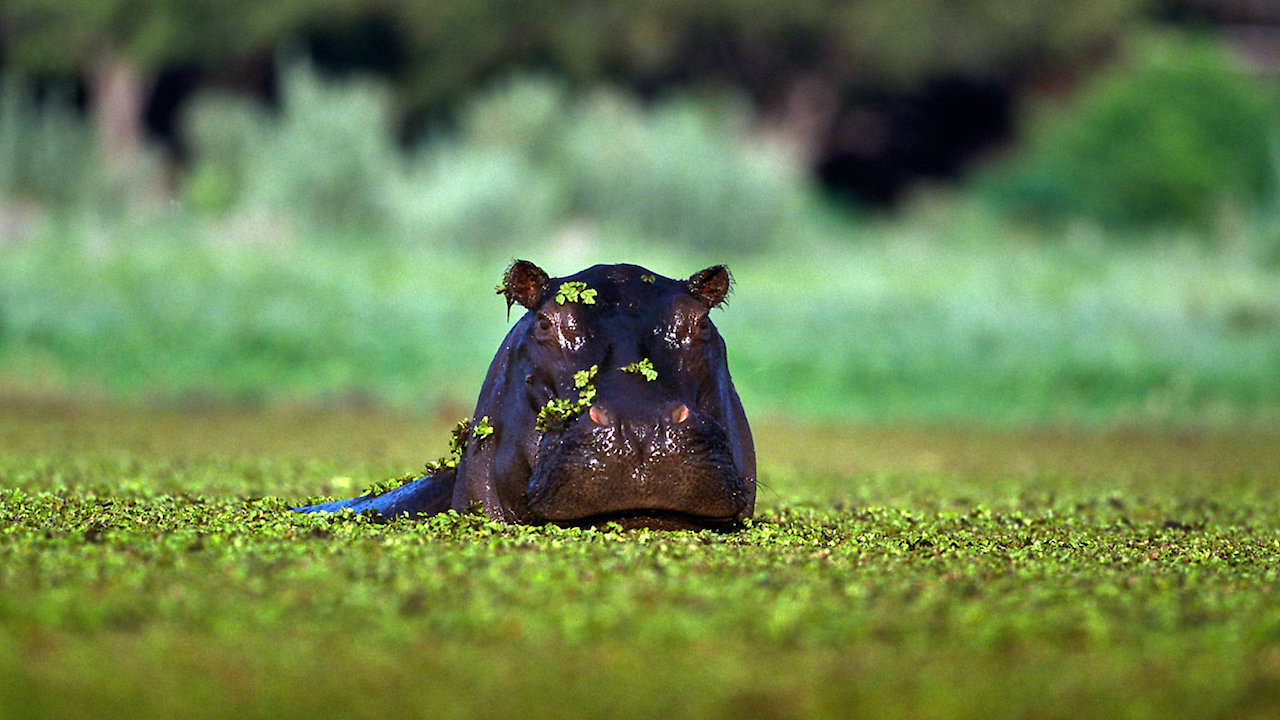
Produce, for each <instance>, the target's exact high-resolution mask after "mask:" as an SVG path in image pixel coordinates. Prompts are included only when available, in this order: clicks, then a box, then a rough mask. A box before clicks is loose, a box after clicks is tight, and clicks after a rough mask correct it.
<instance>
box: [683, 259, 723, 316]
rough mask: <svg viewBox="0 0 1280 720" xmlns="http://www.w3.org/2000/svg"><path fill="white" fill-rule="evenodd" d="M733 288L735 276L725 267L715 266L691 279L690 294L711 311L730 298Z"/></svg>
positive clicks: (701, 271) (700, 271)
mask: <svg viewBox="0 0 1280 720" xmlns="http://www.w3.org/2000/svg"><path fill="white" fill-rule="evenodd" d="M732 287H733V276H732V275H730V274H729V268H727V267H725V266H724V265H713V266H712V267H709V268H707V269H706V270H699V271H698V272H696V273H694V274H693V276H692V277H690V278H689V292H691V293H693V296H694V297H696V298H698V299H699V300H701V301H702V304H703V305H706V306H707V309H711V308H713V307H715V306H717V305H719V304H720V303H722V302H724V299H725V298H726V297H728V296H729V289H730V288H732Z"/></svg>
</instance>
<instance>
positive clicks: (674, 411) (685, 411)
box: [671, 403, 689, 425]
mask: <svg viewBox="0 0 1280 720" xmlns="http://www.w3.org/2000/svg"><path fill="white" fill-rule="evenodd" d="M688 419H689V406H688V405H685V404H684V403H680V404H679V405H677V406H675V407H674V408H671V422H673V423H675V424H677V425H679V424H681V423H683V422H684V421H686V420H688Z"/></svg>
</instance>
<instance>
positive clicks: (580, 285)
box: [556, 281, 596, 305]
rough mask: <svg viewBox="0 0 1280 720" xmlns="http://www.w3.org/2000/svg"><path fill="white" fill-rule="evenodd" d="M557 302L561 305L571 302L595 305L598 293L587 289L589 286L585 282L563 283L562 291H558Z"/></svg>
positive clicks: (561, 285) (561, 284)
mask: <svg viewBox="0 0 1280 720" xmlns="http://www.w3.org/2000/svg"><path fill="white" fill-rule="evenodd" d="M556 302H558V303H560V304H561V305H565V304H567V303H571V302H580V303H582V304H583V305H595V304H596V291H595V290H592V289H589V288H587V284H586V283H584V282H576V281H574V282H563V283H560V289H559V290H557V291H556Z"/></svg>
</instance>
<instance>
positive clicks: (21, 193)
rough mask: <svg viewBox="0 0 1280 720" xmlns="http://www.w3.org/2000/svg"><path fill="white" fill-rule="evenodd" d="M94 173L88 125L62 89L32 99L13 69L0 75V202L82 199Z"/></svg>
mask: <svg viewBox="0 0 1280 720" xmlns="http://www.w3.org/2000/svg"><path fill="white" fill-rule="evenodd" d="M100 173H101V167H100V162H99V158H98V154H97V146H96V143H95V142H94V137H93V129H92V128H91V127H90V126H89V123H88V122H87V121H86V120H85V119H84V118H83V117H82V116H81V115H80V114H79V112H78V111H77V110H76V108H75V104H74V102H73V101H72V99H71V97H70V96H69V94H68V93H59V92H52V93H49V94H48V95H47V96H46V97H44V98H43V99H41V100H37V99H36V97H35V93H34V92H33V91H32V89H31V88H29V87H27V86H26V84H25V83H23V82H22V81H21V80H19V79H18V77H17V76H16V75H12V74H5V75H3V76H2V77H0V203H3V202H4V201H6V200H7V201H9V202H30V203H39V204H42V205H45V206H51V207H54V208H58V209H60V210H65V209H67V208H70V207H74V206H76V205H83V204H85V203H87V202H89V200H90V198H91V197H92V196H93V194H94V192H95V191H96V190H97V188H98V187H99V186H100V185H101V182H102V179H101V177H100Z"/></svg>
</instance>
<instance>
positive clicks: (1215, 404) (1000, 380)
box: [0, 212, 1280, 424]
mask: <svg viewBox="0 0 1280 720" xmlns="http://www.w3.org/2000/svg"><path fill="white" fill-rule="evenodd" d="M922 217H923V216H922ZM206 222H207V221H200V222H197V221H193V220H192V219H190V218H187V217H185V216H181V215H179V216H175V217H172V218H169V219H168V220H167V221H164V222H159V221H156V220H152V221H149V224H148V225H147V226H141V225H138V226H131V227H128V228H116V229H111V230H104V229H103V228H102V227H101V226H95V225H86V226H84V227H74V226H73V227H67V228H62V229H53V230H50V231H49V232H48V234H46V235H43V236H41V237H40V238H39V239H38V240H33V241H31V242H26V243H19V244H17V245H14V246H12V247H10V248H7V249H6V252H5V255H6V257H5V262H4V263H3V264H2V266H0V307H3V308H4V313H3V318H2V319H0V323H2V329H0V335H3V336H4V338H5V343H4V346H3V350H2V351H0V352H2V353H3V354H0V377H2V378H4V380H5V381H6V382H7V383H8V384H11V385H16V386H19V387H22V386H31V385H33V384H34V385H35V386H39V385H40V384H41V383H44V384H46V385H50V386H52V387H53V389H54V390H55V391H61V392H65V391H67V390H68V389H69V388H76V387H81V388H83V387H89V388H98V389H100V390H102V391H105V392H107V393H109V394H111V395H113V396H116V397H123V398H156V397H161V398H165V397H168V398H174V397H177V398H181V397H191V396H195V397H210V398H228V397H229V398H237V399H242V400H285V399H289V398H295V399H296V398H311V399H323V398H326V397H333V396H335V395H343V394H355V395H365V396H371V397H375V398H378V399H381V400H383V401H385V402H388V403H390V404H393V405H399V406H418V407H423V406H428V405H430V404H431V403H435V402H439V401H442V400H448V401H451V402H455V403H458V404H461V405H463V406H466V405H469V404H470V403H471V402H473V401H474V397H475V393H476V392H477V391H478V388H479V386H480V381H481V379H482V377H483V373H484V371H485V368H486V367H487V366H488V363H489V361H490V360H491V358H492V356H493V353H494V351H495V349H496V348H497V347H498V345H499V343H500V341H501V339H502V336H503V335H504V334H505V332H506V331H507V328H508V327H509V321H507V320H505V319H504V315H505V314H504V308H503V303H502V302H501V300H500V299H498V298H496V297H495V296H494V295H493V286H494V284H495V283H496V282H498V281H499V280H500V278H501V273H502V269H503V268H504V267H505V266H506V264H507V263H508V262H510V258H511V257H512V256H513V255H514V256H517V257H527V258H530V259H533V260H535V261H537V262H539V264H541V265H542V266H543V267H544V268H545V269H546V270H547V271H548V272H550V273H552V274H555V275H564V274H569V273H572V272H575V271H577V270H579V269H581V268H582V267H585V266H587V265H590V264H592V263H594V262H618V261H626V260H634V261H637V262H641V263H644V264H645V265H646V266H648V267H650V268H651V269H652V270H654V271H656V272H659V273H662V274H664V275H668V276H674V277H681V276H686V277H687V276H688V275H689V274H690V273H692V272H694V271H695V270H697V269H699V268H702V267H705V266H707V265H709V264H712V263H713V262H717V261H728V262H729V263H730V264H731V266H732V267H733V270H734V275H735V278H736V279H737V289H736V291H735V293H734V295H733V297H732V298H731V301H730V306H729V308H728V309H727V310H725V311H724V312H719V311H717V312H716V314H715V318H714V319H715V322H716V323H717V325H718V326H719V327H720V328H721V331H722V333H723V334H724V336H725V338H726V340H727V342H728V346H729V360H730V367H731V369H732V372H733V374H734V377H735V379H736V380H737V382H738V389H739V391H740V393H741V394H742V397H743V399H744V402H745V403H746V404H747V406H748V407H749V408H750V409H751V411H752V412H753V413H758V412H764V411H766V410H770V409H772V410H778V411H791V412H800V413H808V414H816V415H827V416H830V415H843V416H845V417H862V418H898V419H907V418H914V419H922V420H951V421H971V420H982V421H990V422H1076V423H1080V422H1083V423H1099V422H1100V423H1109V422H1128V421H1133V422H1158V423H1175V424H1184V423H1200V422H1204V423H1210V424H1237V423H1249V422H1265V421H1268V420H1269V419H1274V417H1275V416H1276V412H1277V408H1280V278H1278V277H1277V275H1276V274H1275V270H1274V269H1275V267H1276V265H1275V264H1274V263H1275V262H1276V259H1271V258H1269V256H1268V255H1267V248H1266V246H1265V245H1263V244H1262V243H1260V242H1258V241H1257V240H1256V239H1255V238H1254V237H1253V236H1251V235H1249V234H1242V235H1240V236H1237V237H1234V238H1233V239H1232V240H1231V242H1230V243H1229V248H1230V249H1229V250H1221V249H1215V248H1210V247H1203V246H1200V245H1198V244H1197V243H1195V242H1192V237H1190V236H1188V237H1185V238H1183V239H1182V240H1181V241H1178V242H1172V241H1169V240H1165V242H1162V243H1131V244H1129V243H1114V242H1106V241H1104V240H1103V239H1101V238H1097V237H1090V236H1087V235H1086V236H1081V237H1074V236H1069V237H1066V238H1063V240H1062V241H1061V242H1056V243H1028V242H1026V241H1025V236H1020V235H1018V234H1017V232H1016V230H1015V229H1014V228H1013V227H1012V226H1009V225H1006V224H1002V223H1000V222H999V221H997V220H991V219H988V220H983V219H982V218H973V217H964V216H962V215H957V214H955V213H951V212H946V213H939V214H938V216H937V217H934V218H932V219H928V220H924V219H918V220H917V221H915V222H913V223H909V224H907V223H898V224H885V225H877V226H873V227H869V228H868V229H866V230H865V231H863V232H861V233H857V234H852V235H849V236H847V237H844V238H841V239H839V240H838V241H832V240H831V239H830V238H827V237H825V236H817V237H810V236H797V237H795V238H791V239H789V244H788V245H787V246H785V249H779V250H775V251H771V252H766V253H756V254H742V253H739V254H736V255H734V254H725V253H723V252H721V251H719V250H716V249H712V248H702V247H688V248H684V249H683V250H678V249H675V248H668V249H666V250H663V251H661V252H659V251H657V250H656V249H655V248H654V247H653V246H652V244H651V243H648V242H646V241H645V240H644V239H643V238H641V239H638V240H628V239H626V238H625V237H614V238H609V239H606V240H602V241H600V242H597V243H589V244H586V245H574V246H572V247H569V248H567V249H562V248H559V247H558V245H557V243H551V244H548V243H546V242H542V241H534V242H523V241H514V242H513V244H512V245H509V246H506V247H503V248H501V249H498V250H495V251H494V252H493V253H492V254H490V255H488V256H485V255H477V254H473V253H464V252H459V250H458V249H457V248H456V247H455V246H453V245H449V244H444V243H416V242H406V243H397V242H390V241H388V239H387V238H386V237H382V236H372V235H355V234H352V233H349V232H347V233H342V234H335V235H331V236H328V237H324V236H320V237H312V238H309V239H305V240H304V239H301V238H300V237H299V235H298V231H297V230H294V229H291V228H290V227H289V226H288V225H283V226H280V225H271V224H265V225H260V226H255V225H252V224H237V223H240V222H241V221H239V220H233V219H229V220H226V221H221V222H218V223H213V224H205V223H206ZM1006 236H1008V237H1007V239H999V238H1002V237H1006ZM1127 245H1131V246H1127Z"/></svg>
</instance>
